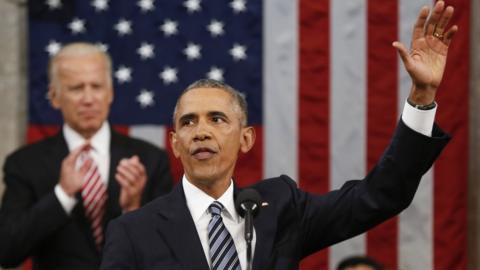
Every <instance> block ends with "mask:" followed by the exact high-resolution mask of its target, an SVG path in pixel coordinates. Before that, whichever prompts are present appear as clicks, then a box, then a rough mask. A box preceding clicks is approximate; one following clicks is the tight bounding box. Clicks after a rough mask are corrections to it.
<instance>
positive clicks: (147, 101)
mask: <svg viewBox="0 0 480 270" xmlns="http://www.w3.org/2000/svg"><path fill="white" fill-rule="evenodd" d="M154 95H155V94H154V93H153V91H148V90H147V89H142V90H141V91H140V95H138V96H137V101H138V103H140V107H142V109H144V108H146V107H149V106H153V104H155V100H154V99H153V97H154Z"/></svg>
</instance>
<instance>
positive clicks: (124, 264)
mask: <svg viewBox="0 0 480 270" xmlns="http://www.w3.org/2000/svg"><path fill="white" fill-rule="evenodd" d="M106 236H107V237H106V243H105V246H104V252H103V256H102V264H101V266H100V269H101V270H134V269H137V267H136V266H135V254H134V252H133V251H134V250H133V245H132V242H131V240H130V236H129V235H128V233H127V231H126V230H125V228H124V225H123V224H122V223H121V220H119V219H115V220H113V221H112V222H110V224H109V225H108V229H107V234H106Z"/></svg>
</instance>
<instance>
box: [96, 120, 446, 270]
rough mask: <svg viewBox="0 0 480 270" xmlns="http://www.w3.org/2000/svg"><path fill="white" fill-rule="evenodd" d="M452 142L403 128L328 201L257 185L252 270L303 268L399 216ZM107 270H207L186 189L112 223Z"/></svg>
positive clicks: (270, 182) (282, 181)
mask: <svg viewBox="0 0 480 270" xmlns="http://www.w3.org/2000/svg"><path fill="white" fill-rule="evenodd" d="M447 141H448V136H447V135H445V134H444V133H443V132H442V131H440V130H439V129H438V128H437V127H435V128H434V133H433V138H429V137H426V136H423V135H421V134H419V133H416V132H414V131H412V130H410V129H409V128H408V127H406V126H405V125H404V124H403V123H400V124H399V127H398V128H397V131H396V133H395V136H394V138H393V141H392V142H391V144H390V146H389V148H388V149H387V150H386V152H385V153H384V155H383V156H382V157H381V159H380V161H379V163H378V164H377V166H376V167H375V168H374V169H373V170H372V171H371V172H370V173H369V174H368V175H367V176H366V178H365V179H363V180H352V181H348V182H346V183H345V184H344V185H343V187H342V188H340V189H339V190H335V191H332V192H329V193H327V194H324V195H314V194H309V193H306V192H304V191H302V190H300V189H298V188H297V187H296V184H295V182H294V181H293V180H291V179H290V178H289V177H288V176H285V175H282V176H280V177H277V178H272V179H267V180H263V181H261V182H259V183H257V184H255V185H253V186H252V187H253V188H254V189H256V190H257V191H258V192H259V193H260V194H261V196H262V200H263V201H264V202H267V203H268V206H266V207H262V208H261V210H260V214H259V216H258V217H257V218H256V219H255V220H254V227H255V231H256V235H257V240H256V247H255V254H254V258H253V269H255V270H265V269H298V264H299V261H300V260H301V259H302V258H304V257H306V256H308V255H309V254H311V253H313V252H316V251H318V250H320V249H322V248H325V247H328V246H330V245H332V244H335V243H337V242H340V241H342V240H345V239H347V238H351V237H353V236H355V235H358V234H360V233H362V232H365V231H367V230H368V229H370V228H372V227H374V226H375V225H377V224H379V223H381V222H382V221H384V220H386V219H388V218H390V217H392V216H394V215H396V214H398V213H399V212H400V211H401V210H402V209H404V208H406V207H407V206H408V205H409V204H410V202H411V201H412V199H413V196H414V193H415V191H416V189H417V187H418V184H419V181H420V178H421V176H422V175H423V174H424V173H425V172H426V171H427V170H428V168H430V166H431V165H432V163H433V161H434V160H435V158H436V157H437V156H438V155H439V153H440V151H441V150H442V148H443V147H444V146H445V144H446V143H447ZM101 269H102V270H113V269H115V270H119V269H120V270H126V269H129V270H130V269H136V270H144V269H170V270H171V269H185V270H187V269H188V270H193V269H195V270H196V269H198V270H200V269H202V270H206V269H208V265H207V261H206V259H205V255H204V253H203V250H202V247H201V243H200V240H199V238H198V234H197V231H196V228H195V225H194V222H193V220H192V217H191V215H190V213H189V211H188V208H187V206H186V201H185V195H184V192H183V188H182V185H177V186H176V187H175V188H174V190H173V191H172V192H171V193H170V194H168V195H166V196H163V197H160V198H158V199H156V200H154V201H153V202H151V203H149V204H147V205H146V206H144V207H143V208H141V209H140V210H138V211H135V212H132V213H129V214H127V215H123V216H122V217H120V218H118V219H116V220H114V221H112V222H111V224H110V225H109V228H108V232H107V240H106V245H105V251H104V257H103V260H102V266H101Z"/></svg>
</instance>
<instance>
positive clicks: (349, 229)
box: [287, 121, 449, 257]
mask: <svg viewBox="0 0 480 270" xmlns="http://www.w3.org/2000/svg"><path fill="white" fill-rule="evenodd" d="M432 135H433V137H431V138H430V137H427V136H424V135H422V134H420V133H416V132H414V131H413V130H411V129H410V128H408V127H407V126H406V125H405V124H404V123H403V122H401V121H400V123H399V125H398V127H397V130H396V132H395V135H394V137H393V139H392V141H391V143H390V145H389V147H388V148H387V150H386V151H385V152H384V154H383V156H382V157H381V158H380V160H379V162H378V163H377V165H376V166H375V167H374V168H373V169H372V170H371V171H370V172H369V174H368V175H367V176H366V177H365V178H364V179H363V180H353V181H348V182H346V183H345V184H344V185H343V187H342V188H340V189H339V190H335V191H332V192H329V193H327V194H325V195H323V196H320V195H312V194H309V193H305V192H302V191H300V190H299V189H297V188H296V187H294V186H292V185H291V184H290V186H291V194H292V199H293V201H294V205H295V207H296V208H297V209H296V211H297V213H298V218H299V219H300V225H299V226H300V228H301V231H302V235H301V237H300V244H301V246H302V249H303V252H302V257H305V256H307V255H309V254H311V253H313V252H315V251H318V250H319V249H322V248H324V247H327V246H330V245H333V244H335V243H337V242H340V241H343V240H345V239H348V238H351V237H353V236H355V235H358V234H360V233H363V232H365V231H367V230H369V229H370V228H372V227H374V226H376V225H377V224H380V223H381V222H383V221H385V220H387V219H389V218H391V217H393V216H395V215H397V214H398V213H400V212H401V211H402V210H403V209H405V208H406V207H408V206H409V205H410V203H411V202H412V200H413V197H414V194H415V192H416V190H417V188H418V185H419V182H420V179H421V177H422V175H423V174H424V173H425V172H426V171H427V170H428V169H429V168H430V167H431V166H432V164H433V162H434V160H435V159H436V158H437V157H438V155H439V154H440V152H441V150H442V149H443V147H444V146H445V145H446V144H447V142H448V140H449V136H448V135H446V134H445V133H443V132H442V131H441V130H440V129H439V128H438V127H436V126H435V127H434V130H433V134H432ZM287 182H288V181H287Z"/></svg>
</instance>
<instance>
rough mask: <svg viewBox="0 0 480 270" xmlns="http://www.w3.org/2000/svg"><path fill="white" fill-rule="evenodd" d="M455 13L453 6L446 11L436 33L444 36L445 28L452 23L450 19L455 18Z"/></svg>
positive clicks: (436, 28)
mask: <svg viewBox="0 0 480 270" xmlns="http://www.w3.org/2000/svg"><path fill="white" fill-rule="evenodd" d="M453 11H454V9H453V7H452V6H448V7H447V8H446V9H445V11H444V12H443V14H442V17H441V18H440V20H439V22H438V24H437V26H436V27H435V30H434V33H438V34H441V35H442V34H443V32H444V31H445V28H446V27H447V25H448V23H449V22H450V19H451V18H452V16H453Z"/></svg>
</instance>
